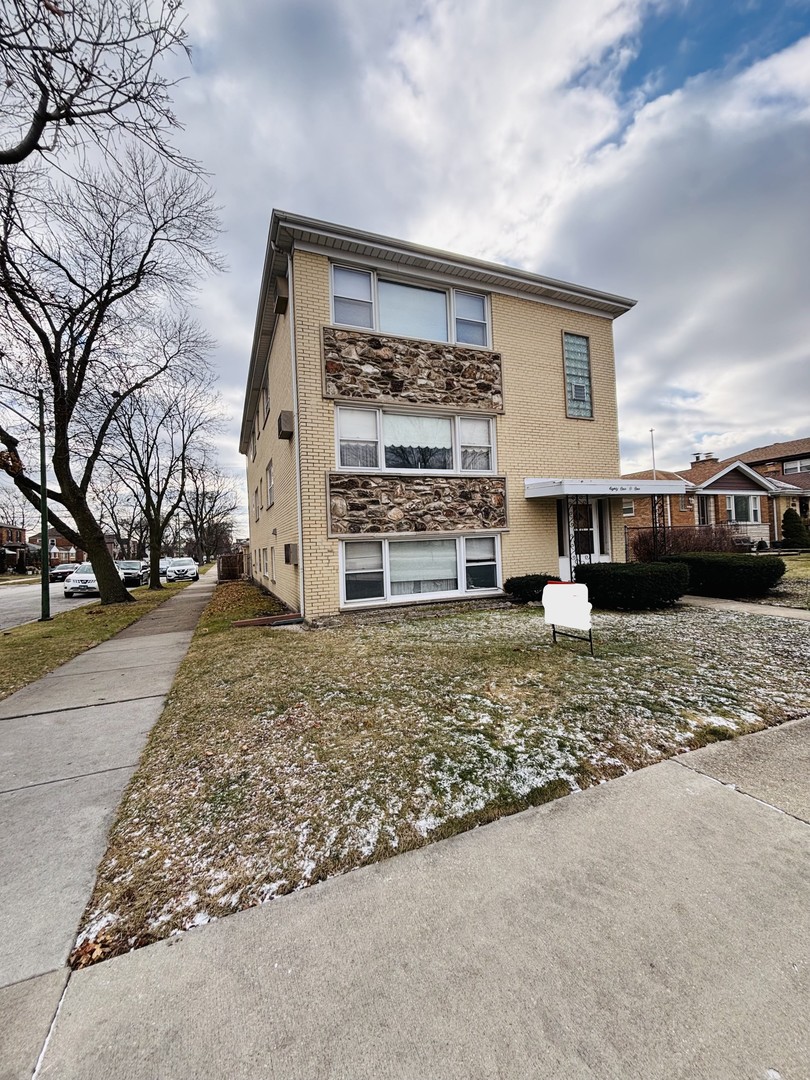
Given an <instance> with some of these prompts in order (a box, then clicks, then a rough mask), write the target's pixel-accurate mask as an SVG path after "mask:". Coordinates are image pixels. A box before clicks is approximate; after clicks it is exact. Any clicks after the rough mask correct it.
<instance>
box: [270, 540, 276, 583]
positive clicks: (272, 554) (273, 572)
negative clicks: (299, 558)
mask: <svg viewBox="0 0 810 1080" xmlns="http://www.w3.org/2000/svg"><path fill="white" fill-rule="evenodd" d="M270 580H271V581H272V582H273V584H275V581H276V549H275V547H271V548H270Z"/></svg>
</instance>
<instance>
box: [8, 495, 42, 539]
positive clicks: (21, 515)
mask: <svg viewBox="0 0 810 1080" xmlns="http://www.w3.org/2000/svg"><path fill="white" fill-rule="evenodd" d="M0 521H2V523H3V524H4V525H13V526H14V528H16V529H25V530H26V532H30V531H31V529H32V528H34V526H35V525H36V524H37V522H38V521H39V518H38V517H37V512H36V510H35V509H34V507H33V506H32V505H31V503H30V502H29V501H28V499H26V497H25V496H24V495H23V494H22V492H21V491H18V490H17V488H16V487H14V486H13V485H11V484H0Z"/></svg>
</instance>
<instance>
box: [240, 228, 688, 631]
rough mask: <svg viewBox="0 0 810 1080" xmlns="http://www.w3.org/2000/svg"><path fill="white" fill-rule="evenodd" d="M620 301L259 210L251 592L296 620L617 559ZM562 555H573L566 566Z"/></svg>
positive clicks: (251, 397) (246, 434) (250, 443)
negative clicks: (294, 612)
mask: <svg viewBox="0 0 810 1080" xmlns="http://www.w3.org/2000/svg"><path fill="white" fill-rule="evenodd" d="M633 303H634V301H632V300H627V299H625V298H623V297H619V296H613V295H610V294H607V293H602V292H596V291H594V290H591V289H587V288H583V287H581V286H578V285H570V284H566V283H564V282H559V281H554V280H552V279H549V278H544V277H540V276H539V275H536V274H530V273H527V272H525V271H522V270H517V269H514V268H512V267H507V266H498V265H495V264H492V263H485V262H480V261H478V260H474V259H467V258H465V257H463V256H459V255H452V254H449V253H447V252H441V251H435V250H433V249H429V248H423V247H417V246H416V245H413V244H409V243H406V242H404V241H400V240H395V239H392V238H390V237H384V236H377V235H374V234H370V233H365V232H360V231H357V230H354V229H346V228H343V227H341V226H337V225H332V224H329V223H326V222H320V221H315V220H313V219H310V218H303V217H300V216H297V215H292V214H286V213H281V212H278V211H275V212H274V213H273V216H272V220H271V225H270V236H269V241H268V249H267V256H266V259H265V266H264V272H263V276H262V282H261V288H260V295H259V305H258V312H257V317H256V329H255V334H254V340H253V348H252V353H251V360H250V370H249V374H248V383H247V391H246V398H245V406H244V413H243V420H242V431H241V438H240V450H241V452H242V453H244V454H246V455H247V482H248V494H249V501H250V567H251V574H252V576H253V578H254V579H255V580H256V581H257V582H259V583H261V584H262V585H264V586H265V587H266V588H267V589H268V590H269V591H271V592H272V593H274V594H275V595H276V596H278V597H279V598H280V599H281V600H282V601H284V602H285V603H286V604H288V605H289V606H290V607H291V608H295V609H298V610H300V611H301V613H302V614H303V615H304V616H305V617H306V618H317V617H320V616H323V615H331V614H334V613H336V612H338V611H341V610H353V609H356V608H358V607H370V606H384V605H390V604H397V603H414V602H422V601H429V600H437V599H451V598H452V599H456V598H461V597H473V596H475V597H480V596H489V595H498V594H499V593H500V592H501V591H502V585H503V581H504V580H505V579H506V578H508V577H510V576H512V575H516V574H524V573H532V572H538V573H539V572H545V573H551V574H555V575H556V574H559V575H562V576H564V577H566V578H567V577H570V574H571V562H572V560H573V562H574V563H577V562H581V561H592V560H608V559H616V560H623V559H624V530H623V527H622V526H623V522H622V513H621V496H622V494H623V493H624V492H625V491H627V490H630V489H632V490H633V491H634V492H639V491H641V492H645V493H649V492H651V491H653V490H656V491H665V492H668V493H680V492H682V491H683V490H684V484H683V481H681V480H678V481H669V482H666V481H664V482H662V481H657V482H656V481H652V480H649V481H643V482H640V483H634V484H631V485H628V484H625V483H624V482H623V481H622V480H621V478H620V477H619V440H618V425H617V414H616V384H615V371H614V359H613V320H614V319H615V318H617V317H618V316H620V315H622V314H623V313H624V312H626V311H627V310H629V308H631V307H632V306H633ZM572 553H573V555H572Z"/></svg>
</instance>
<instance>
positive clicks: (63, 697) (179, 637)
mask: <svg viewBox="0 0 810 1080" xmlns="http://www.w3.org/2000/svg"><path fill="white" fill-rule="evenodd" d="M215 584H216V574H215V572H210V573H208V574H206V575H203V577H201V579H200V581H198V582H196V583H195V584H193V585H190V586H189V587H188V588H186V589H183V590H182V591H181V592H180V593H178V594H177V595H176V596H174V597H172V598H171V599H170V600H168V601H167V602H166V603H165V604H163V605H161V606H160V607H159V608H157V609H156V610H155V611H153V612H151V613H150V614H149V615H146V616H144V618H142V619H140V620H139V621H138V622H137V623H135V624H133V625H132V626H130V627H129V628H128V629H126V630H124V631H122V632H121V633H120V634H118V635H117V636H116V637H114V638H112V639H111V640H110V641H107V642H105V643H103V644H101V645H98V646H96V648H94V649H90V650H89V651H87V652H85V653H83V654H82V655H80V656H78V657H76V659H74V660H71V661H70V662H69V663H67V664H64V665H63V666H62V667H61V668H58V669H57V670H56V671H54V672H52V673H51V674H50V675H46V676H45V677H44V678H42V679H40V680H39V681H38V682H36V683H33V684H32V685H31V686H28V687H25V688H24V689H22V690H20V691H18V692H17V693H16V694H13V695H12V696H11V697H8V698H6V699H5V700H4V701H2V702H0V820H1V821H2V823H3V826H2V834H0V926H2V927H3V948H2V952H0V1080H9V1078H17V1077H30V1076H31V1074H32V1072H33V1068H34V1064H35V1062H36V1059H37V1056H38V1055H39V1052H40V1049H41V1047H42V1044H43V1041H44V1039H45V1036H46V1034H47V1032H48V1029H49V1027H50V1024H51V1021H52V1019H53V1015H54V1012H55V1010H56V1006H57V1005H58V1002H59V999H60V997H61V994H62V990H63V988H64V984H65V982H66V979H67V969H66V967H65V965H66V963H67V958H68V955H69V953H70V950H71V948H72V946H73V943H74V941H75V937H76V932H77V929H78V923H79V919H80V917H81V914H82V911H83V910H84V908H85V905H86V904H87V901H88V900H89V898H90V893H91V891H92V888H93V884H94V881H95V873H96V867H97V865H98V861H99V859H100V858H101V855H102V854H103V852H104V848H105V846H106V837H107V832H108V830H109V827H110V824H111V823H112V818H113V815H114V812H115V808H116V806H117V805H118V803H119V801H120V799H121V795H122V794H123V791H124V788H125V786H126V784H127V782H128V780H129V778H130V777H131V776H132V773H133V772H134V770H135V766H136V765H137V762H138V758H139V756H140V754H141V751H142V749H143V746H144V743H145V741H146V738H147V735H148V733H149V731H150V729H151V727H152V725H153V724H154V722H155V720H157V718H158V716H159V715H160V712H161V710H162V708H163V703H164V700H165V697H166V695H167V694H168V692H169V689H170V688H171V684H172V681H173V679H174V675H175V672H176V670H177V667H178V666H179V664H180V661H181V660H182V659H183V657H184V655H185V653H186V650H187V648H188V644H189V642H190V640H191V636H192V633H193V630H194V627H195V626H196V624H197V621H198V619H199V616H200V614H201V612H202V610H203V608H204V607H205V604H206V603H207V601H208V599H209V598H210V596H211V593H212V592H213V589H214V587H215ZM60 587H61V586H60ZM9 588H11V587H6V589H5V590H4V591H7V590H8V589H9ZM29 591H33V592H34V593H37V591H38V590H36V589H34V588H29Z"/></svg>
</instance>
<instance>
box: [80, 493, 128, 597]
mask: <svg viewBox="0 0 810 1080" xmlns="http://www.w3.org/2000/svg"><path fill="white" fill-rule="evenodd" d="M70 509H71V513H72V514H73V517H74V519H75V521H76V525H77V527H78V530H79V533H80V535H81V538H82V543H83V546H84V549H85V551H86V552H87V555H88V558H89V559H90V562H91V563H92V564H93V573H94V574H95V575H96V581H97V582H98V591H99V593H100V594H101V602H102V604H129V603H131V602H132V597H131V596H130V594H129V593H128V592H127V588H126V586H125V585H124V583H123V581H122V580H121V578H120V577H119V575H118V568H117V566H116V565H115V562H114V561H113V557H112V555H111V554H110V552H109V550H108V548H107V544H106V542H105V540H104V533H103V532H102V530H101V529H100V528H99V524H98V522H97V521H96V519H95V517H94V516H93V514H92V513H91V512H90V510H89V509H88V508H87V506H86V505H84V506H83V505H81V504H80V503H77V504H76V505H74V506H72V507H71V508H70Z"/></svg>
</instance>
